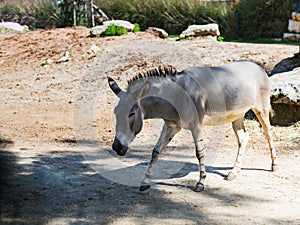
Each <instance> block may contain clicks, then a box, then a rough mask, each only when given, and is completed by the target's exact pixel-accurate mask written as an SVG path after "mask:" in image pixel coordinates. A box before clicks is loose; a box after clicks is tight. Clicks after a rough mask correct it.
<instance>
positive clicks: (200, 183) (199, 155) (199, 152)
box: [192, 127, 206, 192]
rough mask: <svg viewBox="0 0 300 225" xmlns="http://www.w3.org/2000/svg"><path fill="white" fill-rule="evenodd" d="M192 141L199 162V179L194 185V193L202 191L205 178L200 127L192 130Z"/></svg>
mask: <svg viewBox="0 0 300 225" xmlns="http://www.w3.org/2000/svg"><path fill="white" fill-rule="evenodd" d="M192 134H193V139H194V143H195V148H196V157H197V159H198V161H199V169H200V177H199V181H198V182H197V184H196V187H195V189H194V190H195V191H196V192H200V191H203V190H204V180H205V178H206V173H205V165H204V155H205V149H204V144H203V131H202V128H200V127H195V128H194V129H193V130H192Z"/></svg>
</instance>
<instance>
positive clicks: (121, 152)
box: [112, 138, 128, 156]
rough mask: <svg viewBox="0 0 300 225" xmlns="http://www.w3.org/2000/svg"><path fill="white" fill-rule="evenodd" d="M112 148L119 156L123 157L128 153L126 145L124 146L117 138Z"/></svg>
mask: <svg viewBox="0 0 300 225" xmlns="http://www.w3.org/2000/svg"><path fill="white" fill-rule="evenodd" d="M112 148H113V150H114V151H116V152H117V154H118V155H121V156H123V155H125V154H126V152H127V149H128V147H127V146H125V145H122V144H121V142H120V141H119V140H118V139H117V138H115V140H114V143H113V145H112Z"/></svg>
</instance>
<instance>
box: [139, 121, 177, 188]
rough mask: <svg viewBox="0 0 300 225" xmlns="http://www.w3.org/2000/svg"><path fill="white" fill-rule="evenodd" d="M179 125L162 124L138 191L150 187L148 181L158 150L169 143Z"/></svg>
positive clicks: (152, 171)
mask: <svg viewBox="0 0 300 225" xmlns="http://www.w3.org/2000/svg"><path fill="white" fill-rule="evenodd" d="M180 129H181V128H180V127H178V126H176V125H174V124H167V123H165V124H164V127H163V130H162V132H161V134H160V137H159V140H158V142H157V143H156V145H155V147H154V148H153V151H152V157H151V161H150V163H149V166H148V169H147V172H146V175H145V177H144V179H143V181H142V183H141V186H140V191H145V190H147V189H148V188H150V181H151V178H152V176H153V173H154V169H155V166H156V163H157V160H158V156H159V154H160V152H161V151H162V150H163V149H164V148H165V147H166V146H167V145H168V144H169V142H170V141H171V140H172V138H173V137H174V135H175V134H176V133H178V132H179V131H180Z"/></svg>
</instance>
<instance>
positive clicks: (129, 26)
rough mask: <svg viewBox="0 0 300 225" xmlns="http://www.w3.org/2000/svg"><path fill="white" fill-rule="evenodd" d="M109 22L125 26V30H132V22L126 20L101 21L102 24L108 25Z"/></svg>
mask: <svg viewBox="0 0 300 225" xmlns="http://www.w3.org/2000/svg"><path fill="white" fill-rule="evenodd" d="M111 24H115V25H117V26H121V27H125V28H126V30H127V31H129V32H130V31H133V28H134V24H132V23H130V22H128V21H126V20H108V21H104V22H103V26H105V27H108V26H109V25H111Z"/></svg>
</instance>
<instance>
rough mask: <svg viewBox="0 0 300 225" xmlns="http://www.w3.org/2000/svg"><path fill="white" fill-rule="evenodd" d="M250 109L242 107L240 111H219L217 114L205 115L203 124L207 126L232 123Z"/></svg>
mask: <svg viewBox="0 0 300 225" xmlns="http://www.w3.org/2000/svg"><path fill="white" fill-rule="evenodd" d="M248 110H249V109H240V110H238V111H234V112H233V111H229V112H224V113H218V114H215V115H205V116H204V118H203V122H202V124H203V125H205V126H215V125H222V124H226V123H231V122H233V121H235V120H237V119H239V118H241V117H244V115H245V113H246V112H247V111H248Z"/></svg>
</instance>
